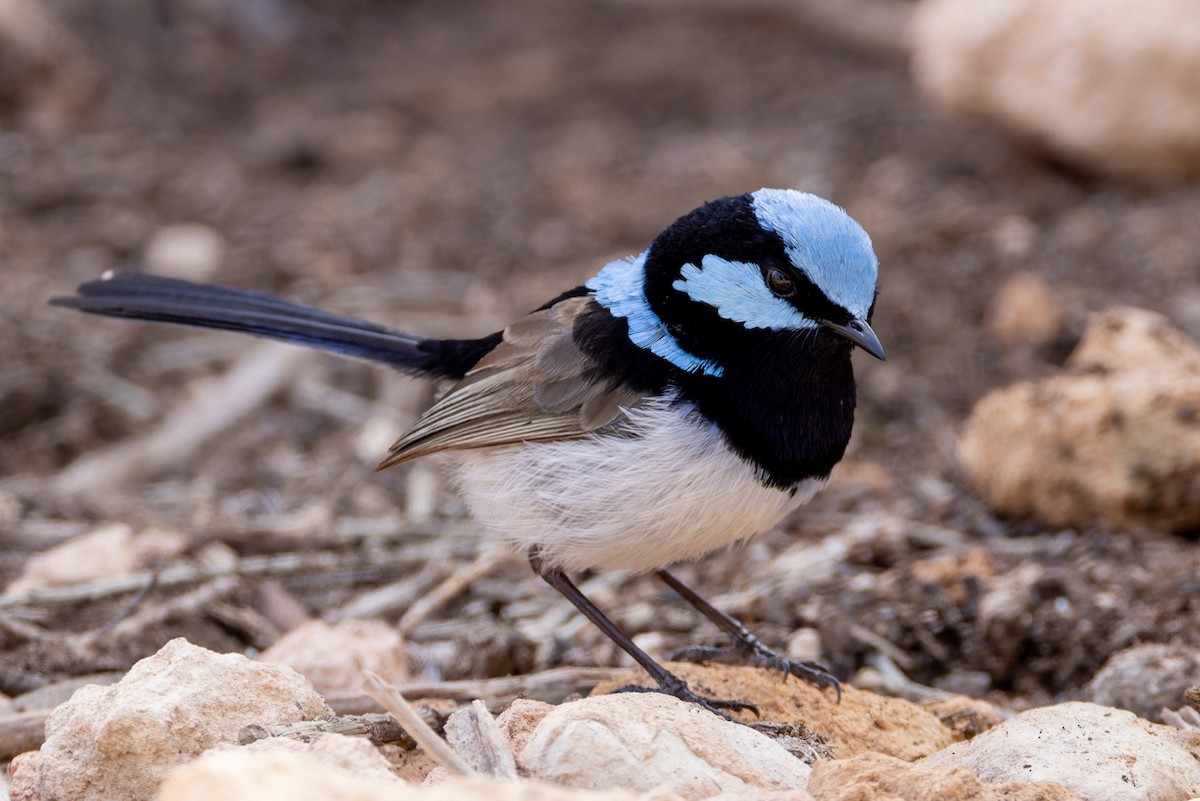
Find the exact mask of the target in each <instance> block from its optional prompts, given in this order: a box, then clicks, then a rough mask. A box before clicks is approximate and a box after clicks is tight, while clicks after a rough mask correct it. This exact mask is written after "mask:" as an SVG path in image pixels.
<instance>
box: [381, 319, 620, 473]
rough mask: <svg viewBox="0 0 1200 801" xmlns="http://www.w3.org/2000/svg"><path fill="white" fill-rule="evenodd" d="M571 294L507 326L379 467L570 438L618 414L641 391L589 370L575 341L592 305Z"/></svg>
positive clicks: (609, 422)
mask: <svg viewBox="0 0 1200 801" xmlns="http://www.w3.org/2000/svg"><path fill="white" fill-rule="evenodd" d="M594 303H595V301H594V300H592V299H591V298H589V297H573V298H567V299H566V300H563V301H560V302H559V303H556V304H555V305H554V306H551V307H550V308H548V309H543V310H542V311H538V312H534V313H533V314H531V315H529V316H528V317H526V318H525V319H523V320H520V321H518V322H516V323H514V324H513V325H511V326H509V327H508V328H506V329H505V330H504V332H503V339H502V340H501V342H500V344H499V345H497V346H496V347H495V348H494V349H493V350H492V351H491V352H489V353H488V354H487V355H486V356H484V357H483V358H482V359H480V360H479V363H478V364H476V365H475V367H474V368H473V369H472V370H471V371H470V372H468V373H467V375H466V376H464V377H463V379H462V380H461V381H459V382H458V383H457V384H455V385H454V386H453V387H451V388H450V390H449V391H448V392H447V393H446V394H445V395H444V396H443V397H442V398H441V399H440V400H438V401H437V402H436V403H435V404H434V405H433V406H431V407H430V408H429V409H428V410H426V412H425V413H424V414H423V415H421V417H420V418H419V419H418V420H417V421H416V422H415V423H414V424H413V426H412V428H410V429H409V430H408V432H407V433H405V435H404V436H403V437H401V438H400V440H399V441H398V442H397V443H396V444H395V445H393V446H392V448H391V451H389V454H388V457H387V458H386V459H385V460H384V461H383V463H382V464H381V465H380V466H379V469H383V468H386V467H391V466H392V465H396V464H400V463H401V462H406V461H409V460H410V459H416V458H417V457H419V456H425V455H427V454H430V453H436V452H438V451H446V450H462V449H467V448H486V447H492V446H496V445H511V444H515V443H518V442H532V441H547V440H557V439H577V438H579V437H585V436H588V435H589V434H591V433H593V432H596V431H599V430H601V429H603V428H605V427H606V426H611V425H614V424H616V423H618V422H619V421H620V419H621V418H622V416H623V415H624V410H626V409H629V408H631V407H633V406H635V405H637V404H638V403H639V402H640V401H642V400H643V397H644V394H643V393H642V392H639V391H637V390H635V389H633V388H631V387H629V386H627V385H625V384H623V383H620V382H612V381H606V380H605V379H604V378H602V377H599V376H597V375H596V370H595V364H594V363H593V361H592V360H591V359H590V358H589V357H588V356H587V355H586V354H585V353H584V352H583V351H582V350H581V349H580V348H579V346H578V345H577V344H576V343H575V340H574V337H573V333H574V325H575V322H576V320H578V319H579V318H580V316H581V315H583V314H584V312H586V311H588V310H589V309H590V308H592V307H593V305H594Z"/></svg>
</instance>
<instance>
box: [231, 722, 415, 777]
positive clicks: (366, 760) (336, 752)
mask: <svg viewBox="0 0 1200 801" xmlns="http://www.w3.org/2000/svg"><path fill="white" fill-rule="evenodd" d="M241 750H246V751H265V752H271V753H280V752H284V753H291V754H300V755H301V756H303V757H304V758H305V761H306V762H307V763H308V764H310V765H319V766H322V767H326V768H330V769H334V770H346V771H350V772H351V773H353V774H354V775H355V776H361V777H363V778H366V779H378V780H382V781H385V782H391V783H393V784H396V785H402V784H403V782H401V781H400V779H398V778H396V775H395V773H393V772H392V768H391V765H390V764H388V761H387V759H385V758H384V756H383V754H381V753H380V752H379V749H378V748H376V747H375V746H374V745H372V744H371V742H370V741H369V740H367V739H366V738H365V737H349V736H347V735H344V734H329V733H326V734H319V735H317V736H316V737H313V738H312V739H311V740H310V741H308V742H303V741H301V740H292V739H290V738H287V737H266V738H264V739H262V740H255V741H254V742H252V743H250V744H249V745H245V746H236V745H235V746H219V747H218V748H216V749H214V750H213V751H210V752H208V753H226V752H236V751H241Z"/></svg>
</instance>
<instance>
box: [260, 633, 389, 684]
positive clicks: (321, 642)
mask: <svg viewBox="0 0 1200 801" xmlns="http://www.w3.org/2000/svg"><path fill="white" fill-rule="evenodd" d="M258 658H259V660H260V661H262V662H273V663H275V664H279V665H287V666H288V667H290V668H292V669H293V670H295V671H296V672H298V673H300V674H301V675H303V676H304V677H305V678H307V679H308V680H309V681H311V682H312V683H313V686H314V687H316V688H317V690H318V692H320V693H321V694H322V695H329V694H330V693H336V692H356V691H358V690H361V689H362V673H363V671H364V670H370V671H373V672H374V673H376V674H378V675H379V677H380V678H382V679H383V680H384V681H388V682H392V683H393V684H403V683H404V682H406V681H408V657H407V655H406V651H405V648H404V638H403V637H402V636H401V634H400V631H399V629H397V628H396V627H395V626H391V625H388V624H387V623H384V622H383V621H382V620H353V619H346V620H340V621H338V622H337V623H334V624H332V625H330V624H329V623H325V622H324V621H321V620H310V621H308V622H306V623H303V624H301V625H299V626H297V627H296V628H294V629H292V630H291V631H289V632H288V633H287V634H285V635H283V636H282V637H280V638H279V640H278V641H276V642H275V643H274V644H273V645H272V646H271V647H270V648H268V649H267V650H265V651H263V652H262V654H261V655H260V656H259V657H258Z"/></svg>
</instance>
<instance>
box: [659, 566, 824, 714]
mask: <svg viewBox="0 0 1200 801" xmlns="http://www.w3.org/2000/svg"><path fill="white" fill-rule="evenodd" d="M655 574H656V575H657V576H658V577H659V578H660V579H662V580H663V582H664V583H665V584H666V585H667V586H668V587H670V588H671V589H673V590H675V592H677V593H679V595H680V596H681V597H682V598H683V600H685V601H687V602H688V603H689V604H691V605H692V607H693V608H694V609H695V610H696V611H697V612H699V613H700V614H702V615H704V616H705V617H706V618H708V619H709V620H711V621H712V622H713V623H714V624H716V626H717V628H719V629H720V630H721V631H723V632H725V634H726V635H727V636H728V637H729V639H730V640H732V642H731V643H730V644H729V645H728V646H726V647H724V648H715V647H711V646H704V645H693V646H689V647H687V648H683V649H680V650H679V651H676V652H675V653H673V654H671V658H672V659H680V660H683V661H686V662H726V663H729V662H739V663H742V664H749V665H754V666H756V667H768V668H774V669H775V670H779V671H782V672H783V678H784V680H785V681H786V680H787V677H788V676H790V675H796V676H800V677H801V678H804V679H807V680H808V681H811V682H812V683H813V684H815V685H817V687H819V688H821V689H824V688H826V687H832V688H833V689H834V690H836V691H837V699H838V701H839V702H840V701H841V700H842V685H841V684H840V683H839V682H838V680H837V679H836V678H834V676H833V675H832V674H831V673H830V672H829V671H828V670H826V669H825V668H823V667H821V666H820V665H818V664H816V663H815V662H800V661H799V660H796V659H789V658H787V657H786V656H782V655H781V654H777V653H775V652H774V651H772V650H771V649H770V648H768V647H767V646H765V645H763V644H762V643H761V642H760V641H759V639H758V637H755V636H754V634H752V633H751V632H750V630H749V629H747V628H746V627H745V625H743V624H742V621H740V620H738V619H737V618H734V617H730V616H729V615H727V614H725V613H724V612H722V611H721V610H720V609H717V608H716V607H715V606H713V605H712V604H710V603H709V602H708V601H706V600H704V599H703V598H702V597H700V594H699V593H697V592H696V591H695V590H693V589H692V588H691V587H688V586H687V585H686V584H684V583H683V582H682V581H680V580H679V579H677V578H675V577H674V576H673V575H671V574H670V573H668V572H667V571H665V570H657V571H655Z"/></svg>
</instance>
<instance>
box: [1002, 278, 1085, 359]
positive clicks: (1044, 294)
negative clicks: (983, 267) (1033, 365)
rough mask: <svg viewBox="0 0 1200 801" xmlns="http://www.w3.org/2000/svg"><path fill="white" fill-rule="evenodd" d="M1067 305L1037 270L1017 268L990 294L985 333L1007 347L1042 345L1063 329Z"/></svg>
mask: <svg viewBox="0 0 1200 801" xmlns="http://www.w3.org/2000/svg"><path fill="white" fill-rule="evenodd" d="M1065 318H1066V309H1065V308H1064V307H1063V304H1062V302H1061V301H1060V300H1059V299H1058V296H1057V295H1055V294H1054V290H1052V289H1051V288H1050V285H1049V284H1047V283H1046V281H1045V279H1043V278H1042V277H1041V276H1040V275H1038V274H1037V273H1031V272H1019V273H1016V274H1014V275H1012V276H1011V277H1009V278H1008V280H1006V281H1005V282H1004V283H1003V284H1001V285H1000V288H999V289H998V290H996V292H995V294H994V295H993V296H992V302H991V305H990V306H989V307H988V313H987V319H986V323H985V324H986V326H987V330H988V333H989V334H991V335H992V337H993V338H994V339H995V340H996V341H997V342H999V343H1000V344H1001V345H1002V346H1004V347H1006V348H1012V347H1017V346H1021V345H1027V346H1044V345H1049V344H1051V343H1053V342H1054V341H1055V340H1056V339H1058V338H1059V336H1060V335H1061V334H1062V331H1063V323H1064V320H1065Z"/></svg>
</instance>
